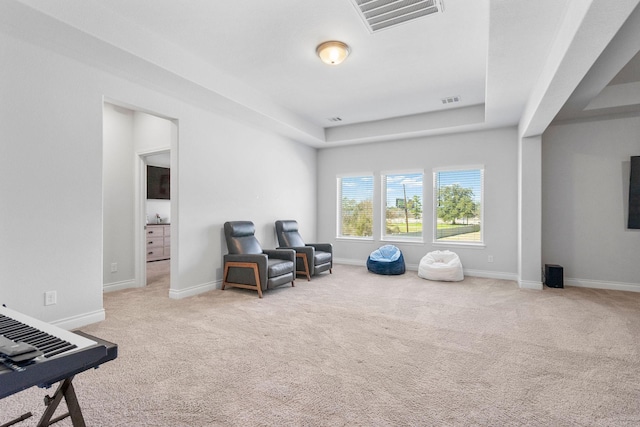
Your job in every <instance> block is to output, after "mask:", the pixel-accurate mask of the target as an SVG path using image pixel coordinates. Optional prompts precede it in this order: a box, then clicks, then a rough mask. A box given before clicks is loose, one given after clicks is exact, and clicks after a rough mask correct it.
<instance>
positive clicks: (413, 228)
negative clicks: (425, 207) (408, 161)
mask: <svg viewBox="0 0 640 427" xmlns="http://www.w3.org/2000/svg"><path fill="white" fill-rule="evenodd" d="M422 178H423V173H422V172H413V173H397V174H383V175H382V200H384V201H385V204H384V205H383V209H384V212H383V215H382V218H384V219H383V221H384V223H383V227H382V237H383V239H387V240H393V239H398V238H399V239H402V240H405V239H408V240H422V200H423V199H422V181H423V179H422Z"/></svg>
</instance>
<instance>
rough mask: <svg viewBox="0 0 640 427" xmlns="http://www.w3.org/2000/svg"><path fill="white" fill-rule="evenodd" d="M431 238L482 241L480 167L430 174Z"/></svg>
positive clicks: (482, 170) (482, 189) (438, 240)
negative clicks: (432, 221) (431, 197)
mask: <svg viewBox="0 0 640 427" xmlns="http://www.w3.org/2000/svg"><path fill="white" fill-rule="evenodd" d="M433 183H434V189H433V195H434V219H435V221H434V223H435V224H434V234H433V236H434V239H433V240H434V241H435V242H464V243H482V242H483V237H482V210H483V209H482V195H483V191H484V188H483V187H484V169H483V168H482V167H476V168H469V169H455V170H453V169H452V170H437V171H435V172H434V174H433Z"/></svg>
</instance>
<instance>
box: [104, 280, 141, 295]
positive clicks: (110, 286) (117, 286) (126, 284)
mask: <svg viewBox="0 0 640 427" xmlns="http://www.w3.org/2000/svg"><path fill="white" fill-rule="evenodd" d="M135 287H136V281H135V280H123V281H121V282H113V283H107V284H105V285H103V286H102V292H113V291H119V290H121V289H129V288H135Z"/></svg>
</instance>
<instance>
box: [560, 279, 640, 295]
mask: <svg viewBox="0 0 640 427" xmlns="http://www.w3.org/2000/svg"><path fill="white" fill-rule="evenodd" d="M564 284H565V285H566V286H576V287H579V288H593V289H609V290H612V291H629V292H640V283H626V282H602V281H600V280H589V279H576V278H567V279H565V280H564Z"/></svg>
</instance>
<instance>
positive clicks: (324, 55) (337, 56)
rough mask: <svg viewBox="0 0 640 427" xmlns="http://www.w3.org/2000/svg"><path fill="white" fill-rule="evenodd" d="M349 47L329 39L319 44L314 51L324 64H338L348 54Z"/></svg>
mask: <svg viewBox="0 0 640 427" xmlns="http://www.w3.org/2000/svg"><path fill="white" fill-rule="evenodd" d="M350 52H351V49H349V46H347V45H346V44H344V43H342V42H339V41H329V42H324V43H322V44H320V45H319V46H318V47H317V48H316V53H317V54H318V56H319V57H320V59H321V60H322V62H324V63H325V64H329V65H338V64H340V63H341V62H342V61H344V60H345V59H347V56H349V53H350Z"/></svg>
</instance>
